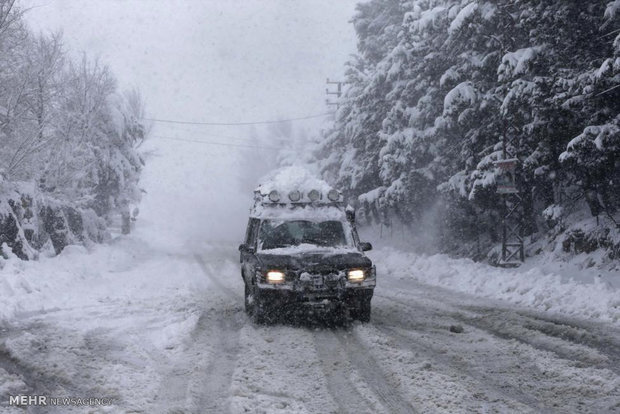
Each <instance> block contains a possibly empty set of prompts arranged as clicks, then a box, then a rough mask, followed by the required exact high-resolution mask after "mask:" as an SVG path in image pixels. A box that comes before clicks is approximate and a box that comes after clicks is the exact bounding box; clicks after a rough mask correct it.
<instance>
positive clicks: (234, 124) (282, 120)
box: [142, 112, 334, 126]
mask: <svg viewBox="0 0 620 414" xmlns="http://www.w3.org/2000/svg"><path fill="white" fill-rule="evenodd" d="M333 114H334V112H324V113H322V114H314V115H308V116H302V117H299V118H289V119H278V120H271V121H254V122H193V121H179V120H176V119H157V118H142V119H143V120H145V121H152V122H162V123H167V124H184V125H213V126H236V125H264V124H279V123H282V122H292V121H303V120H304V119H313V118H321V117H324V116H327V115H333Z"/></svg>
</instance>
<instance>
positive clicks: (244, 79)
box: [20, 0, 357, 243]
mask: <svg viewBox="0 0 620 414" xmlns="http://www.w3.org/2000/svg"><path fill="white" fill-rule="evenodd" d="M356 2H357V0H339V1H332V0H312V1H290V0H280V1H276V0H261V1H251V0H246V1H230V0H209V1H204V0H195V1H194V0H183V1H180V0H179V1H172V0H170V1H169V0H165V1H164V0H156V1H155V0H153V1H146V0H89V1H88V2H85V1H81V0H54V1H45V0H40V1H26V0H22V1H21V3H20V5H21V6H22V7H24V8H30V7H32V8H31V10H30V11H29V12H28V13H27V21H28V22H29V24H30V25H31V26H32V27H33V28H34V29H35V30H40V31H42V32H44V33H45V32H51V31H58V30H62V31H63V32H64V39H65V45H66V49H67V50H68V51H69V52H70V53H71V54H73V55H79V54H80V53H86V54H87V55H88V56H90V57H98V58H100V59H101V61H102V62H104V63H106V64H108V65H109V66H110V68H111V70H112V71H113V73H114V74H115V75H116V77H117V78H118V80H119V88H120V89H127V88H132V87H136V88H138V89H139V90H140V91H141V93H142V95H143V97H144V100H145V102H146V105H147V116H148V117H149V118H158V119H171V120H187V121H207V122H246V121H261V120H272V119H285V118H289V117H303V116H306V115H312V114H319V113H324V112H326V111H327V110H328V108H327V107H326V105H325V87H326V85H325V78H327V77H331V78H341V77H342V75H343V71H344V65H343V64H344V62H345V61H346V60H347V59H348V57H349V54H351V53H353V52H354V51H355V34H354V31H353V27H352V25H351V24H350V23H349V20H350V19H351V17H352V15H353V13H354V6H355V3H356ZM323 122H324V120H321V119H311V120H307V121H301V122H296V123H294V124H293V128H292V132H291V135H294V134H297V135H299V134H300V133H303V134H306V135H308V134H309V135H312V134H316V133H317V130H318V129H319V128H320V127H321V125H322V123H323ZM273 132H274V129H269V128H267V127H264V126H257V127H249V126H243V127H240V126H221V127H216V126H196V125H178V124H176V125H175V124H165V123H153V125H152V133H151V136H152V137H151V140H150V141H149V142H148V143H147V144H146V145H145V150H146V151H148V152H149V154H150V155H149V157H148V158H147V167H146V169H145V172H144V175H143V181H142V185H143V187H144V189H145V190H146V194H145V196H144V201H143V203H142V206H141V215H140V219H141V220H143V221H151V222H152V221H157V222H158V223H157V226H156V228H157V229H158V233H157V234H154V235H152V236H153V237H154V238H155V237H157V238H159V239H160V240H161V241H162V242H165V241H166V240H170V239H171V238H175V239H181V240H182V241H187V242H190V243H193V242H198V241H200V240H204V239H209V240H214V239H218V240H239V239H240V238H241V237H242V233H243V227H244V226H245V224H246V220H247V218H246V217H247V209H248V207H249V202H250V194H249V191H248V190H249V189H250V188H252V186H253V185H254V184H255V182H256V180H257V177H258V175H259V174H260V173H263V172H265V171H267V170H269V169H270V168H272V167H274V166H276V161H275V157H276V153H277V151H276V150H275V149H276V148H277V149H280V148H282V147H285V146H287V145H290V144H289V142H287V139H286V137H282V136H279V137H275V138H274V135H273ZM294 138H295V137H294V136H291V137H290V140H291V142H292V140H293V139H294ZM195 141H199V142H195ZM253 145H260V146H262V147H265V148H264V149H262V150H260V151H257V150H256V149H255V148H251V146H253ZM150 227H152V226H150Z"/></svg>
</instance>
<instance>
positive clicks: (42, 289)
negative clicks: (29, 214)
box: [0, 235, 204, 344]
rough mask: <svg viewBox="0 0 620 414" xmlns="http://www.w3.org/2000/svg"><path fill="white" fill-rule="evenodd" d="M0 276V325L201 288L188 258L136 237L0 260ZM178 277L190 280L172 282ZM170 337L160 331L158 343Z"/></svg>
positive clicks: (200, 280)
mask: <svg viewBox="0 0 620 414" xmlns="http://www.w3.org/2000/svg"><path fill="white" fill-rule="evenodd" d="M179 266H181V268H179ZM0 274H1V277H0V326H2V325H4V324H9V323H11V322H12V321H13V320H15V319H16V317H17V316H18V315H19V314H20V313H31V312H34V313H40V312H41V313H45V312H50V311H58V310H63V311H71V310H74V311H75V312H78V313H79V312H82V310H83V309H85V308H86V307H88V306H99V305H101V304H102V303H107V302H110V301H112V302H123V303H124V302H129V303H131V302H134V301H139V300H151V299H153V298H158V297H166V296H168V295H170V296H176V295H179V293H182V292H192V291H195V290H196V288H203V289H204V286H203V285H204V279H203V278H201V277H200V276H199V275H200V273H199V272H197V269H196V264H195V263H194V262H193V261H192V260H191V259H185V258H184V257H181V256H179V255H178V254H175V253H171V252H170V251H166V250H160V249H159V248H155V247H153V245H150V244H149V243H147V242H146V241H145V240H144V239H142V238H141V237H139V236H138V235H132V236H131V237H122V238H120V239H117V240H116V241H114V242H113V243H112V244H111V245H110V244H102V245H94V246H93V247H92V250H90V251H88V250H87V249H86V248H84V247H82V246H74V245H72V246H67V247H66V248H65V249H64V250H63V251H62V253H61V254H60V255H58V256H56V257H41V258H40V259H39V260H37V261H34V260H33V261H22V260H20V259H18V258H17V257H10V258H9V259H8V260H5V259H0ZM179 274H183V275H186V274H188V275H196V276H195V277H194V278H187V277H184V278H180V277H175V275H179ZM170 329H176V328H170ZM179 329H184V328H183V327H180V328H179ZM171 336H174V332H172V333H170V334H166V333H165V332H162V338H161V339H160V340H159V342H161V343H162V344H163V343H165V342H167V341H170V337H171Z"/></svg>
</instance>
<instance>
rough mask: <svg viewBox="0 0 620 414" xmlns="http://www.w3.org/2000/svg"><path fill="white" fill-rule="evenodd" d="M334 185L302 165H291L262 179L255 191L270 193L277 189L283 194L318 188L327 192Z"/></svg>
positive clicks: (304, 191) (322, 191)
mask: <svg viewBox="0 0 620 414" xmlns="http://www.w3.org/2000/svg"><path fill="white" fill-rule="evenodd" d="M331 189H332V186H330V185H329V184H327V183H326V182H325V181H323V180H321V179H320V178H318V177H316V176H315V175H314V174H312V173H311V172H310V171H308V170H306V169H305V168H302V167H297V166H290V167H284V168H281V169H279V170H276V171H274V172H272V173H270V174H268V175H266V176H265V177H263V178H262V179H261V184H260V185H259V186H258V187H256V190H255V191H258V192H260V193H261V194H269V192H271V191H273V190H276V191H278V192H280V193H282V194H288V193H289V192H291V191H295V190H298V191H300V192H302V193H307V192H308V191H310V190H318V191H320V192H321V193H323V194H326V193H327V192H328V191H329V190H331Z"/></svg>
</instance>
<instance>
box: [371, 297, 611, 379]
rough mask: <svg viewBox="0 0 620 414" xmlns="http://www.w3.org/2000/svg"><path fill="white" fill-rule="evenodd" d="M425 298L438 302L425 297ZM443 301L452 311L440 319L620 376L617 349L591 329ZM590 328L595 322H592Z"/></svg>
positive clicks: (607, 339) (517, 313) (605, 335)
mask: <svg viewBox="0 0 620 414" xmlns="http://www.w3.org/2000/svg"><path fill="white" fill-rule="evenodd" d="M377 296H379V297H381V298H383V299H387V300H389V301H392V302H395V303H397V304H400V305H402V306H405V307H407V308H409V309H415V310H420V309H422V310H426V312H427V313H428V312H429V311H431V312H433V311H434V310H433V309H431V308H427V307H423V306H421V305H419V304H412V303H409V302H407V301H404V300H402V299H399V298H397V297H393V296H386V295H377ZM426 299H429V300H433V301H439V299H437V298H434V297H428V296H427V298H426ZM442 299H443V300H442V301H441V303H442V306H443V307H446V306H449V307H450V308H451V309H450V310H446V311H444V313H443V316H444V317H446V318H451V319H452V320H453V321H454V322H460V323H463V324H467V325H469V326H472V327H475V328H477V329H480V330H483V331H485V332H487V333H488V334H490V335H492V336H494V337H497V338H500V339H504V340H515V341H518V342H520V343H522V344H525V345H528V346H530V347H532V348H534V349H537V350H539V351H546V352H550V353H553V354H555V355H557V357H559V358H561V359H565V360H570V361H576V362H579V363H580V364H582V365H583V366H592V367H596V368H602V369H608V370H610V371H612V372H614V373H615V374H617V375H618V374H620V355H619V353H620V346H619V345H618V343H617V342H616V341H615V340H614V339H612V337H611V336H609V335H607V334H603V333H602V332H601V331H600V330H599V332H595V331H594V329H593V328H592V327H589V326H586V325H582V324H580V325H575V326H572V325H569V323H568V322H567V321H564V322H563V324H564V325H566V327H559V326H558V324H557V323H556V327H555V328H550V327H549V325H550V324H551V321H553V320H554V319H549V322H550V323H549V324H547V325H546V326H543V325H542V322H541V321H546V320H548V319H547V318H545V317H544V316H540V317H536V316H534V315H533V314H532V315H527V314H525V313H520V312H517V311H515V310H512V309H510V308H505V309H504V308H492V307H482V306H459V305H458V304H453V303H450V302H446V300H447V299H448V298H442ZM461 310H464V311H467V313H472V312H473V313H474V315H471V316H468V315H466V314H464V313H463V312H462V311H461ZM576 323H577V322H576ZM592 325H593V326H594V325H596V323H595V322H592ZM577 326H578V327H579V328H580V330H581V332H579V333H577V332H575V330H576V329H575V328H576V327H577ZM588 337H590V338H588ZM588 351H590V352H588Z"/></svg>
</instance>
